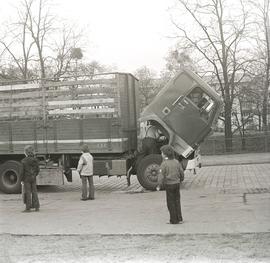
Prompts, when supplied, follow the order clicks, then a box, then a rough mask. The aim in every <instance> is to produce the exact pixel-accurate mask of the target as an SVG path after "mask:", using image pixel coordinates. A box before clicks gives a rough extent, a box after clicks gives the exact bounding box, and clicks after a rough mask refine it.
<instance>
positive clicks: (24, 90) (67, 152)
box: [0, 70, 221, 193]
mask: <svg viewBox="0 0 270 263" xmlns="http://www.w3.org/2000/svg"><path fill="white" fill-rule="evenodd" d="M202 99H204V103H202ZM200 103H201V104H202V105H201V104H200ZM220 107H221V100H220V97H219V96H218V94H217V93H216V92H215V91H214V90H213V89H212V88H211V87H210V86H208V85H207V84H206V83H205V82H203V81H202V79H200V78H199V77H198V76H197V75H195V74H194V73H192V72H190V71H187V70H185V71H182V72H179V73H178V74H177V75H176V76H175V77H174V78H173V79H172V80H171V81H169V82H168V84H167V85H166V86H165V87H164V88H163V89H161V91H160V92H159V94H158V95H157V96H156V97H155V99H154V100H153V101H152V103H150V105H148V106H147V107H146V109H145V110H144V111H143V113H142V114H140V112H139V93H138V80H137V79H136V78H135V77H134V76H133V75H131V74H129V73H119V72H115V73H105V74H98V75H92V76H85V77H83V78H80V79H79V80H76V81H68V80H61V81H49V80H46V81H45V80H42V81H36V82H34V81H32V82H31V83H29V82H28V83H14V82H13V83H5V85H2V86H0V189H1V190H2V191H4V192H5V193H18V192H19V191H20V178H21V168H22V166H21V163H20V160H21V159H22V158H23V156H24V152H23V150H24V147H25V146H26V145H33V147H34V149H35V152H36V154H37V157H38V158H39V160H40V168H41V170H40V174H39V176H38V177H37V183H38V184H39V185H50V184H52V185H57V184H64V183H65V181H69V182H71V181H72V170H73V169H74V168H76V166H77V162H78V159H79V156H80V154H81V152H80V148H81V145H82V144H88V146H89V148H90V149H91V153H92V155H93V156H94V175H97V176H105V175H106V176H112V175H116V176H123V175H125V176H127V179H128V181H129V178H130V176H131V174H136V175H137V177H138V180H139V182H140V183H141V185H142V186H143V187H145V188H146V189H151V190H152V189H155V186H156V185H157V172H158V167H159V164H160V162H161V156H160V152H156V153H154V154H149V155H146V154H145V153H143V152H141V151H140V149H138V138H140V136H139V135H140V134H139V133H140V123H148V122H151V123H152V125H154V126H156V127H157V128H158V129H159V130H160V131H161V132H162V134H163V136H164V138H165V140H163V141H161V142H159V143H158V146H159V147H161V146H162V144H164V143H169V144H171V145H172V146H173V148H174V149H175V152H176V155H177V158H187V159H188V158H190V159H192V158H193V157H194V152H195V151H196V149H197V148H198V146H199V144H200V143H201V142H202V141H203V139H204V138H205V137H206V136H207V135H208V134H209V133H210V131H211V127H212V125H213V124H214V123H215V120H216V119H217V117H218V114H219V112H220Z"/></svg>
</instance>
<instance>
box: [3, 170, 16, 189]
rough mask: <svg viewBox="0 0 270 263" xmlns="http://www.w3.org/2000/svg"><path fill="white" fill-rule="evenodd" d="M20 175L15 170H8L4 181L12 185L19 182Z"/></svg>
mask: <svg viewBox="0 0 270 263" xmlns="http://www.w3.org/2000/svg"><path fill="white" fill-rule="evenodd" d="M17 180H18V176H17V173H16V172H15V171H13V170H8V171H6V172H5V174H4V176H3V182H4V184H5V185H7V186H12V185H14V184H16V183H17Z"/></svg>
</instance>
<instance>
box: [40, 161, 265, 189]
mask: <svg viewBox="0 0 270 263" xmlns="http://www.w3.org/2000/svg"><path fill="white" fill-rule="evenodd" d="M269 171H270V163H264V164H245V165H225V166H207V167H202V168H201V169H196V174H194V172H193V171H186V172H185V180H184V182H183V185H182V188H183V189H209V190H212V191H217V192H221V193H239V192H254V191H256V192H267V191H270V173H269ZM74 179H75V180H74V182H73V183H68V184H66V185H63V186H49V187H48V186H42V187H40V188H39V190H40V191H45V192H47V191H49V192H55V191H60V192H61V191H80V187H81V182H80V179H79V178H74ZM94 182H95V187H96V190H97V191H99V192H112V191H113V192H115V191H129V192H141V191H144V189H143V188H142V187H141V185H140V184H139V182H138V180H137V177H136V176H132V177H131V186H130V187H127V180H126V177H124V176H123V177H121V178H117V177H115V176H112V177H109V178H108V177H107V176H103V177H95V178H94Z"/></svg>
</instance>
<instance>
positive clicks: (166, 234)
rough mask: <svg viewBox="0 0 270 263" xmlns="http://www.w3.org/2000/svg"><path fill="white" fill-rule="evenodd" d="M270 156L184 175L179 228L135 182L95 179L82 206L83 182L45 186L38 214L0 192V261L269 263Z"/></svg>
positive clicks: (208, 165) (219, 159)
mask: <svg viewBox="0 0 270 263" xmlns="http://www.w3.org/2000/svg"><path fill="white" fill-rule="evenodd" d="M269 155H270V154H269V153H263V154H242V155H226V156H203V157H202V162H203V167H202V168H201V169H197V170H196V174H194V171H186V172H185V180H184V182H183V184H182V185H181V204H182V213H183V218H184V224H181V225H170V224H166V222H168V211H167V207H166V201H165V192H164V191H160V192H152V191H145V190H144V189H143V188H142V187H141V186H140V184H139V183H138V181H137V178H136V177H135V176H132V178H131V186H129V187H128V186H127V184H126V178H124V177H122V178H117V177H109V178H108V177H101V178H98V177H96V178H95V180H94V182H95V187H96V199H95V200H93V201H85V202H84V201H80V197H81V182H80V179H79V178H78V177H77V178H74V182H73V183H67V184H65V185H62V186H41V187H39V188H38V192H39V199H40V203H41V210H40V212H31V213H21V211H22V210H23V209H24V205H23V203H22V200H21V196H20V195H7V194H3V193H0V215H1V217H0V245H1V247H2V249H1V250H0V262H12V263H13V262H16V263H17V262H179V261H181V262H226V263H228V262H270V249H269V244H270V243H269V240H270V174H269V173H270V158H269ZM176 251H180V254H178V253H176Z"/></svg>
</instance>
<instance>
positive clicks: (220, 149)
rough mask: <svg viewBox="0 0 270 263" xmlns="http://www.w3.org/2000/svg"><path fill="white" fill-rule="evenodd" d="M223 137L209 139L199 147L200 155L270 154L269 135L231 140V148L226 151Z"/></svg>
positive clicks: (236, 137) (237, 137) (238, 137)
mask: <svg viewBox="0 0 270 263" xmlns="http://www.w3.org/2000/svg"><path fill="white" fill-rule="evenodd" d="M225 142H226V139H225V138H224V137H223V136H218V137H209V138H207V139H206V140H205V141H204V142H203V143H202V144H201V146H200V150H201V153H202V154H205V155H216V154H225V153H251V152H253V153H254V152H258V153H259V152H270V134H267V135H265V134H263V135H254V136H246V137H244V138H241V137H240V136H235V137H233V138H232V147H231V148H230V149H229V150H226V145H225Z"/></svg>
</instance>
